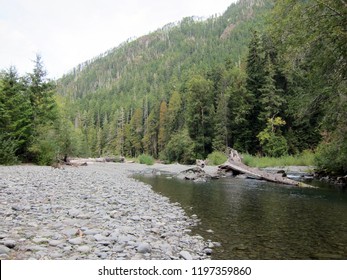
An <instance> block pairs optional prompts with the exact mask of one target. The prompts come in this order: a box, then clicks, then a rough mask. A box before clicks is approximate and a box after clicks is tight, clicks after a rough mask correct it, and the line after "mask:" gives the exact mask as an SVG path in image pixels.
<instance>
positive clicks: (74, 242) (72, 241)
mask: <svg viewBox="0 0 347 280" xmlns="http://www.w3.org/2000/svg"><path fill="white" fill-rule="evenodd" d="M68 241H69V243H70V244H72V245H80V244H82V243H83V239H82V238H81V237H76V238H72V239H69V240H68Z"/></svg>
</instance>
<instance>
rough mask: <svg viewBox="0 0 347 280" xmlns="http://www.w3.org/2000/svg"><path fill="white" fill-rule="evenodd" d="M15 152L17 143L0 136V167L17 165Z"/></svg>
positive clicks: (2, 135)
mask: <svg viewBox="0 0 347 280" xmlns="http://www.w3.org/2000/svg"><path fill="white" fill-rule="evenodd" d="M17 150H18V142H17V141H15V140H14V139H11V138H6V137H5V135H4V134H0V165H1V164H3V165H13V164H16V163H18V158H17V156H16V151H17Z"/></svg>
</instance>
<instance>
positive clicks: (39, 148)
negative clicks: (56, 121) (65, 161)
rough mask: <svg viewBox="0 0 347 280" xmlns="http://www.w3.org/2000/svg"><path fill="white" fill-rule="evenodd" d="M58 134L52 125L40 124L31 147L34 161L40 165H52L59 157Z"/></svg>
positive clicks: (30, 150)
mask: <svg viewBox="0 0 347 280" xmlns="http://www.w3.org/2000/svg"><path fill="white" fill-rule="evenodd" d="M57 141H58V135H57V132H56V130H55V129H54V128H52V127H50V126H40V127H38V128H37V130H36V137H35V138H34V141H33V143H32V144H31V146H30V147H29V152H30V153H31V157H32V158H33V159H34V162H35V163H37V164H39V165H51V164H52V163H54V162H56V161H57V159H58V157H59V150H60V148H59V144H58V142H57Z"/></svg>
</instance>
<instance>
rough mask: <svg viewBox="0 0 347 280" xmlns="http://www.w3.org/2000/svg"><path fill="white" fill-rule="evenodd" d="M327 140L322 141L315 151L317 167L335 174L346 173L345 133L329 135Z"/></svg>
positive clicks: (346, 147)
mask: <svg viewBox="0 0 347 280" xmlns="http://www.w3.org/2000/svg"><path fill="white" fill-rule="evenodd" d="M330 138H331V140H330V141H329V142H322V143H321V144H320V145H319V146H318V148H317V152H316V157H315V163H316V164H317V166H318V168H319V169H321V170H324V171H326V172H328V173H333V174H335V175H345V174H346V173H347V134H346V133H344V134H342V133H338V134H337V135H331V136H330Z"/></svg>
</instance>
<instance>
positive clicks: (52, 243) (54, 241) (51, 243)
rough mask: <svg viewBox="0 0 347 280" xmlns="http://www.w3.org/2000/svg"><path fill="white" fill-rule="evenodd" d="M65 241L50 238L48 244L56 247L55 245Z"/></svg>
mask: <svg viewBox="0 0 347 280" xmlns="http://www.w3.org/2000/svg"><path fill="white" fill-rule="evenodd" d="M63 243H64V241H63V240H50V241H49V243H48V244H49V245H51V246H54V247H55V246H59V245H60V244H63Z"/></svg>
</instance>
